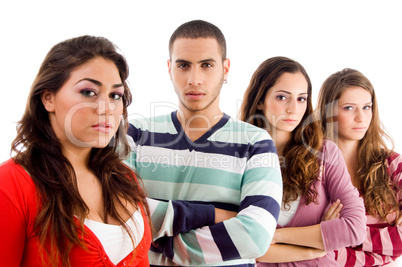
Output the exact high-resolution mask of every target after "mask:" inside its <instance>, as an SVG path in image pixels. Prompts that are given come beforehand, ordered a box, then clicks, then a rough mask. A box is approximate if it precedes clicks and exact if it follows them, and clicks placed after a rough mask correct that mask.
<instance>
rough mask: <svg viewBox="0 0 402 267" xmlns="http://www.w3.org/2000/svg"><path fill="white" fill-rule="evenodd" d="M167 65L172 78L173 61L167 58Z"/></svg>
mask: <svg viewBox="0 0 402 267" xmlns="http://www.w3.org/2000/svg"><path fill="white" fill-rule="evenodd" d="M167 67H168V73H169V77H170V79H172V73H171V71H172V61H170V59H168V60H167Z"/></svg>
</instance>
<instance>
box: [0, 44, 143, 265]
mask: <svg viewBox="0 0 402 267" xmlns="http://www.w3.org/2000/svg"><path fill="white" fill-rule="evenodd" d="M127 77H128V65H127V63H126V60H125V59H124V57H123V56H122V55H121V54H120V53H118V52H117V49H116V47H115V46H114V44H113V43H111V42H110V41H109V40H107V39H105V38H103V37H92V36H81V37H77V38H73V39H69V40H66V41H63V42H61V43H59V44H57V45H55V46H54V47H53V48H52V49H51V50H50V51H49V53H48V54H47V56H46V58H45V59H44V61H43V63H42V65H41V67H40V69H39V72H38V74H37V76H36V79H35V81H34V83H33V85H32V88H31V91H30V94H29V97H28V102H27V105H26V110H25V113H24V115H23V117H22V119H21V121H20V122H19V124H18V128H17V137H16V139H15V140H14V142H13V144H12V149H13V151H14V152H15V156H14V157H13V158H12V159H10V160H8V161H6V162H4V163H3V164H2V165H0V218H1V219H0V266H7V267H14V266H29V267H32V266H33V267H35V266H91V267H95V266H149V263H148V256H147V252H148V250H149V247H150V243H151V234H150V224H149V222H150V220H149V212H148V205H147V202H146V199H145V196H144V193H143V192H142V190H141V189H140V187H139V183H138V181H137V179H136V177H135V175H134V173H133V172H132V171H131V170H130V169H129V168H128V167H127V166H126V165H124V164H123V162H122V159H121V157H122V156H125V155H126V154H127V153H129V151H130V148H129V145H128V142H127V141H126V139H125V126H126V123H125V120H126V118H127V106H128V105H129V104H130V102H131V94H130V91H129V88H128V86H127V83H126V79H127ZM111 140H112V141H111ZM117 144H119V147H117ZM110 237H112V238H110Z"/></svg>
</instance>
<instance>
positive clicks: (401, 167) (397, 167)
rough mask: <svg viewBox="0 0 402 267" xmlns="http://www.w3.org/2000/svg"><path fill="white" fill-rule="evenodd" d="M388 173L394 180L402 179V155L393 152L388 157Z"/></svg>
mask: <svg viewBox="0 0 402 267" xmlns="http://www.w3.org/2000/svg"><path fill="white" fill-rule="evenodd" d="M387 164H388V168H387V169H388V174H389V175H390V177H391V179H392V180H394V181H398V180H402V156H401V155H400V154H398V153H396V152H392V153H391V154H390V155H389V157H388V158H387Z"/></svg>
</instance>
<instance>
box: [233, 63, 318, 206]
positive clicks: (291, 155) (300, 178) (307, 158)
mask: <svg viewBox="0 0 402 267" xmlns="http://www.w3.org/2000/svg"><path fill="white" fill-rule="evenodd" d="M284 73H301V74H302V75H303V76H304V77H305V79H306V81H307V84H308V92H307V93H308V98H307V109H306V112H305V114H304V116H303V118H302V122H301V123H300V124H299V125H298V126H297V127H296V129H295V130H294V131H293V132H292V138H291V139H290V140H289V141H288V143H287V144H286V146H285V148H284V152H283V157H284V162H283V163H284V164H282V167H281V171H282V179H283V202H284V203H285V204H288V203H290V202H291V201H294V200H296V199H297V197H298V196H299V195H300V194H301V195H304V196H306V198H307V204H309V203H311V202H314V203H316V198H317V191H316V189H315V188H314V186H313V183H314V181H315V180H316V179H317V176H318V172H319V168H320V163H319V161H318V160H317V158H318V156H319V151H320V150H321V147H322V139H323V134H322V132H321V129H320V126H319V124H318V123H317V122H316V121H315V120H314V119H313V105H312V100H311V96H312V85H311V81H310V78H309V76H308V74H307V72H306V70H305V69H304V67H303V66H302V65H301V64H300V63H298V62H297V61H294V60H292V59H290V58H286V57H273V58H269V59H267V60H265V61H264V62H263V63H261V65H260V66H259V67H258V68H257V70H256V71H255V72H254V74H253V76H252V77H251V81H250V84H249V86H248V87H247V90H246V92H245V94H244V97H243V102H242V105H241V108H240V119H241V120H242V121H245V122H248V123H251V124H253V125H255V126H257V127H260V128H263V129H266V130H268V131H270V129H274V126H272V125H271V124H270V123H269V121H268V120H267V118H266V117H265V115H264V112H263V110H260V109H259V108H258V106H259V104H262V103H264V101H265V97H266V95H267V92H268V91H269V90H270V88H271V87H272V86H274V85H275V84H276V83H277V82H278V80H279V79H280V77H281V75H282V74H284Z"/></svg>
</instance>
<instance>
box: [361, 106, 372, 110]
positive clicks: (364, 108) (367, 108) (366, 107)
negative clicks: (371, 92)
mask: <svg viewBox="0 0 402 267" xmlns="http://www.w3.org/2000/svg"><path fill="white" fill-rule="evenodd" d="M369 109H371V106H364V107H363V110H369Z"/></svg>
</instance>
